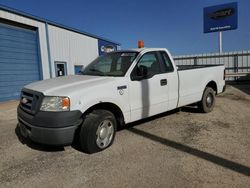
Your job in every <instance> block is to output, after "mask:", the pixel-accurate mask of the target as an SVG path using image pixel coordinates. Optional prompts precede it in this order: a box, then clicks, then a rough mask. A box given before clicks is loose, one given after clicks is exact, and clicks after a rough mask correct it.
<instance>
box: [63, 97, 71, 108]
mask: <svg viewBox="0 0 250 188" xmlns="http://www.w3.org/2000/svg"><path fill="white" fill-rule="evenodd" d="M69 106H70V100H69V98H68V97H65V98H63V100H62V107H63V109H68V108H69Z"/></svg>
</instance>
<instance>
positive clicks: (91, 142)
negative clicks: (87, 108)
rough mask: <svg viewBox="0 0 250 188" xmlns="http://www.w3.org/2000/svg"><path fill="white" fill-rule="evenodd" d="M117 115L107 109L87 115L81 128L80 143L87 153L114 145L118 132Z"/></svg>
mask: <svg viewBox="0 0 250 188" xmlns="http://www.w3.org/2000/svg"><path fill="white" fill-rule="evenodd" d="M116 127H117V123H116V119H115V116H114V115H113V114H112V113H111V112H110V111H107V110H94V111H93V112H91V113H90V114H88V115H86V117H85V119H84V121H83V124H82V127H81V130H80V138H79V139H80V145H81V148H82V150H83V151H84V152H86V153H96V152H99V151H101V150H104V149H106V148H108V147H109V146H111V145H112V143H113V141H114V138H115V133H116Z"/></svg>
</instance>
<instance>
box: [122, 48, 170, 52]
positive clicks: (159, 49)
mask: <svg viewBox="0 0 250 188" xmlns="http://www.w3.org/2000/svg"><path fill="white" fill-rule="evenodd" d="M144 50H147V51H161V50H166V48H133V49H129V50H119V51H121V52H123V51H124V52H142V51H144Z"/></svg>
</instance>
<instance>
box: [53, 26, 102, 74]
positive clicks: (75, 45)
mask: <svg viewBox="0 0 250 188" xmlns="http://www.w3.org/2000/svg"><path fill="white" fill-rule="evenodd" d="M48 30H49V44H50V52H51V63H52V76H53V77H55V66H54V64H55V61H61V62H66V63H67V72H68V75H71V74H74V65H84V66H86V65H87V64H88V63H90V62H91V61H92V60H93V59H95V58H96V57H97V56H98V40H97V39H95V38H92V37H88V36H86V35H82V34H79V33H76V32H72V31H68V30H66V29H63V28H59V27H56V26H53V25H48Z"/></svg>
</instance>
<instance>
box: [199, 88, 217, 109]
mask: <svg viewBox="0 0 250 188" xmlns="http://www.w3.org/2000/svg"><path fill="white" fill-rule="evenodd" d="M214 105H215V92H214V90H213V89H212V88H211V87H206V88H205V90H204V92H203V96H202V99H201V101H200V102H199V105H198V106H199V108H200V110H201V111H202V112H204V113H208V112H211V111H212V110H213V108H214Z"/></svg>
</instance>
